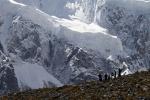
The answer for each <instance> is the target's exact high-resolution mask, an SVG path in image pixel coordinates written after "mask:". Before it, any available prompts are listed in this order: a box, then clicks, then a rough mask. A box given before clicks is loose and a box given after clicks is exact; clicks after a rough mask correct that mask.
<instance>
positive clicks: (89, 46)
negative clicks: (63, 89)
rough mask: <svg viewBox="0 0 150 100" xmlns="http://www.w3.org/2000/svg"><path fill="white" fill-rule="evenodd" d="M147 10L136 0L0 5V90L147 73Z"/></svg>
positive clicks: (26, 0) (5, 0)
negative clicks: (104, 75)
mask: <svg viewBox="0 0 150 100" xmlns="http://www.w3.org/2000/svg"><path fill="white" fill-rule="evenodd" d="M133 4H134V5H135V7H132V5H133ZM149 5H150V4H149V2H148V1H139V0H120V1H119V0H0V52H1V54H2V55H3V56H5V58H9V60H8V61H7V59H4V58H2V60H1V61H0V62H1V63H3V62H5V65H6V66H4V65H1V66H0V85H1V86H0V90H2V91H3V90H13V89H14V90H17V89H20V90H24V89H27V88H32V89H36V88H42V87H47V86H62V85H64V84H73V83H78V82H81V81H85V80H93V79H97V74H98V73H99V72H105V73H111V72H112V71H114V70H116V69H117V68H119V67H123V68H124V72H123V73H122V74H130V73H133V72H135V71H136V70H141V69H145V68H148V67H149V66H150V52H149V50H150V48H149V47H150V33H149V20H150V19H149V14H148V11H149V8H150V7H149ZM139 8H140V9H139ZM140 12H141V13H140ZM5 69H8V71H11V74H7V73H9V72H7V71H5ZM3 77H5V79H4V78H3ZM5 80H8V81H6V82H5ZM9 80H12V81H13V82H12V83H11V84H10V83H9ZM4 84H5V85H4ZM12 85H13V86H12ZM1 87H5V89H4V88H1Z"/></svg>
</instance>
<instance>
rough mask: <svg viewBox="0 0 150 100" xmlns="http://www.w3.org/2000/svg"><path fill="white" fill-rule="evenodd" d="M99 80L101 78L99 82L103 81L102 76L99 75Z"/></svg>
mask: <svg viewBox="0 0 150 100" xmlns="http://www.w3.org/2000/svg"><path fill="white" fill-rule="evenodd" d="M98 78H99V81H103V78H102V74H100V73H99V75H98Z"/></svg>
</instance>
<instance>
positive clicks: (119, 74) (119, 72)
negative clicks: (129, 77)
mask: <svg viewBox="0 0 150 100" xmlns="http://www.w3.org/2000/svg"><path fill="white" fill-rule="evenodd" d="M121 71H122V70H121V69H120V68H119V69H118V77H121Z"/></svg>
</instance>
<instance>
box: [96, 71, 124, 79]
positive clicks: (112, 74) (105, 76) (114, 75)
mask: <svg viewBox="0 0 150 100" xmlns="http://www.w3.org/2000/svg"><path fill="white" fill-rule="evenodd" d="M121 72H122V69H120V68H119V69H118V74H117V72H116V71H114V72H112V73H111V74H106V73H105V74H104V75H102V74H101V73H99V75H98V77H99V81H103V80H110V79H112V78H117V77H121Z"/></svg>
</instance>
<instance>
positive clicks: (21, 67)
mask: <svg viewBox="0 0 150 100" xmlns="http://www.w3.org/2000/svg"><path fill="white" fill-rule="evenodd" d="M14 69H15V73H16V76H17V79H18V84H19V87H20V88H22V87H23V86H26V87H29V88H32V89H38V88H43V87H44V86H45V87H46V86H49V83H51V84H52V85H53V86H57V87H59V86H62V85H63V84H62V83H61V82H60V81H59V80H57V79H56V78H55V77H54V76H53V75H51V74H50V73H48V72H47V71H46V70H45V69H44V68H43V67H42V66H40V65H38V64H29V63H25V62H22V63H19V62H18V63H17V64H15V66H14Z"/></svg>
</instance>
